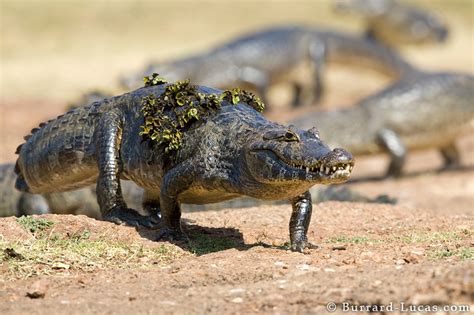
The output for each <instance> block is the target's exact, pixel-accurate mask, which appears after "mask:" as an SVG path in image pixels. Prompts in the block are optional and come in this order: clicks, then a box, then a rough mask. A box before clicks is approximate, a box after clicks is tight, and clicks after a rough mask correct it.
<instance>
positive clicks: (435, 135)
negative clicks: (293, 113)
mask: <svg viewBox="0 0 474 315" xmlns="http://www.w3.org/2000/svg"><path fill="white" fill-rule="evenodd" d="M473 78H474V77H473V76H472V75H467V74H456V73H421V72H420V73H418V74H417V75H414V76H412V77H409V78H404V79H403V80H400V81H398V82H395V83H394V84H392V85H390V86H388V87H387V88H385V89H383V90H382V91H380V92H378V93H376V94H374V95H371V96H369V97H367V98H365V99H363V100H361V101H360V102H358V103H357V104H356V105H354V106H351V107H349V108H345V109H340V110H334V111H328V112H315V113H312V114H305V115H304V117H301V118H298V119H295V120H293V121H292V122H290V123H292V124H294V125H295V126H297V127H299V128H305V127H307V126H310V125H313V124H315V125H317V126H318V128H319V131H320V133H321V136H322V137H323V138H324V139H325V141H327V143H329V145H337V146H343V147H345V148H347V149H348V150H350V151H351V153H353V154H354V155H366V154H376V153H381V152H387V153H388V154H390V157H391V162H390V165H389V168H388V171H387V175H388V176H399V175H401V173H402V167H403V165H404V162H405V158H406V154H407V151H415V150H422V149H429V148H435V149H438V150H440V152H441V154H442V156H443V158H444V161H445V167H454V166H456V165H458V164H459V162H460V161H459V160H460V158H459V153H458V150H457V149H456V146H455V141H456V139H457V138H459V137H460V136H462V135H464V134H466V133H469V132H472V130H473V129H474V104H473V102H474V79H473Z"/></svg>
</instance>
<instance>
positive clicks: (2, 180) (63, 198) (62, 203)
mask: <svg viewBox="0 0 474 315" xmlns="http://www.w3.org/2000/svg"><path fill="white" fill-rule="evenodd" d="M16 178H17V176H16V174H15V171H14V164H0V217H8V216H22V215H31V214H44V213H54V214H83V215H87V216H89V217H92V218H97V219H100V218H101V214H100V209H99V205H98V204H97V194H96V193H95V187H94V186H88V187H85V188H81V189H77V190H72V191H66V192H57V193H49V194H43V195H39V194H30V193H26V192H20V191H18V190H17V189H15V181H16ZM122 189H123V195H124V198H125V200H127V203H128V204H130V205H132V206H133V207H136V208H137V209H142V204H141V202H142V197H143V190H142V189H141V188H139V187H137V186H136V185H135V184H134V183H132V182H130V181H124V182H123V183H122Z"/></svg>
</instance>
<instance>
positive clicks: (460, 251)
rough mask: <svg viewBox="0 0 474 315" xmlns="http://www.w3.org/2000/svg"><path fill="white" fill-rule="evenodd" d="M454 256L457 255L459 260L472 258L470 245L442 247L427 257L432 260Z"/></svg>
mask: <svg viewBox="0 0 474 315" xmlns="http://www.w3.org/2000/svg"><path fill="white" fill-rule="evenodd" d="M456 256H457V257H459V258H460V259H461V260H473V259H474V249H473V248H470V247H460V248H456V249H449V248H443V249H439V250H434V251H432V252H430V253H429V254H428V257H429V258H430V259H432V260H438V259H443V258H448V257H456Z"/></svg>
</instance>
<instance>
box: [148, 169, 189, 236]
mask: <svg viewBox="0 0 474 315" xmlns="http://www.w3.org/2000/svg"><path fill="white" fill-rule="evenodd" d="M194 178H195V174H194V172H193V166H192V165H191V164H186V165H183V164H182V165H179V166H177V167H175V168H173V169H172V170H171V171H169V172H168V173H167V174H166V175H165V177H164V178H163V182H162V186H161V192H160V208H161V219H162V223H163V227H162V228H161V229H160V233H159V234H158V237H157V240H168V241H182V240H184V241H188V240H189V239H188V237H187V236H186V234H184V232H183V230H182V229H181V205H180V202H179V201H178V197H179V194H180V193H182V192H184V191H186V190H187V189H188V188H189V187H190V186H191V185H192V182H193V179H194Z"/></svg>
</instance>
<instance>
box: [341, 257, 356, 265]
mask: <svg viewBox="0 0 474 315" xmlns="http://www.w3.org/2000/svg"><path fill="white" fill-rule="evenodd" d="M342 262H343V263H344V264H346V265H352V264H355V262H356V261H355V258H346V259H343V260H342Z"/></svg>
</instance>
